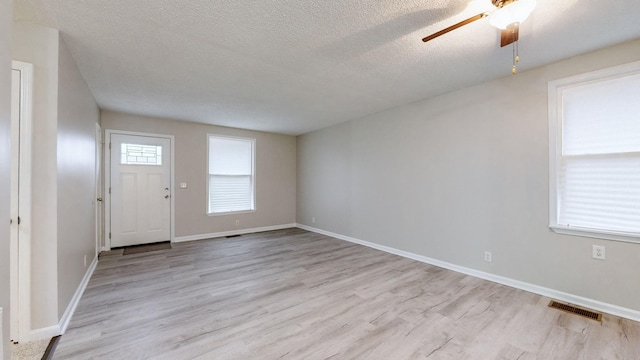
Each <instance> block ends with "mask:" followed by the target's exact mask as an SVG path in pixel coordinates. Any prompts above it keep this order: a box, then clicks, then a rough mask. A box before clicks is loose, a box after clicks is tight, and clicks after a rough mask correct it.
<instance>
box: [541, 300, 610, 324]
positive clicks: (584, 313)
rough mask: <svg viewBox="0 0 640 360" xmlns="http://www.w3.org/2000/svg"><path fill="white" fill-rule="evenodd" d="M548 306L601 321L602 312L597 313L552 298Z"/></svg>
mask: <svg viewBox="0 0 640 360" xmlns="http://www.w3.org/2000/svg"><path fill="white" fill-rule="evenodd" d="M549 307H551V308H554V309H558V310H562V311H566V312H570V313H572V314H576V315H580V316H584V317H586V318H589V319H592V320H596V321H600V322H602V313H598V312H595V311H592V310H588V309H584V308H581V307H577V306H574V305H569V304H563V303H559V302H557V301H554V300H551V302H550V303H549Z"/></svg>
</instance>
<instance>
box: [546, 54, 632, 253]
mask: <svg viewBox="0 0 640 360" xmlns="http://www.w3.org/2000/svg"><path fill="white" fill-rule="evenodd" d="M638 65H640V63H639V64H638ZM638 65H628V66H624V67H623V66H621V67H618V68H611V69H605V70H602V71H598V72H594V73H592V74H586V75H582V76H580V77H579V78H576V81H574V80H573V79H571V78H569V79H567V80H566V81H565V80H560V81H559V82H556V83H560V84H562V85H560V86H559V87H557V88H555V89H557V91H558V92H557V93H556V94H550V95H551V96H550V105H552V106H559V108H555V109H554V108H552V109H551V110H552V114H554V113H555V114H558V115H557V116H558V118H557V119H556V118H555V117H554V115H552V116H550V127H551V129H558V130H559V132H558V133H556V134H555V136H557V139H558V140H559V142H556V141H555V140H554V141H553V142H552V144H551V146H552V151H551V153H552V154H555V157H554V158H553V159H551V162H550V163H551V164H553V166H554V168H553V169H552V172H553V173H555V178H554V179H553V181H554V182H555V189H554V190H555V196H553V198H550V202H551V204H552V206H553V208H552V209H551V214H552V218H551V219H550V224H551V226H552V228H554V227H555V228H557V229H558V230H560V232H563V231H565V230H567V229H568V230H569V232H568V233H570V234H577V235H586V236H597V237H603V238H609V239H615V240H623V241H634V242H636V241H638V238H640V101H638V99H639V98H640V72H639V71H638V70H639V69H638V67H637V66H638ZM618 71H619V72H618ZM553 85H554V84H551V86H550V88H551V87H552V86H553ZM554 99H558V100H557V103H556V101H554ZM556 104H557V105H556ZM556 121H557V122H556ZM558 125H559V126H558ZM556 145H558V146H559V148H555V146H556ZM574 231H575V232H574Z"/></svg>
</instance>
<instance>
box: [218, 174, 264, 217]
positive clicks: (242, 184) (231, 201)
mask: <svg viewBox="0 0 640 360" xmlns="http://www.w3.org/2000/svg"><path fill="white" fill-rule="evenodd" d="M209 189H210V191H209V212H212V213H223V212H232V211H246V210H252V209H253V196H252V195H253V185H252V184H251V176H249V175H209Z"/></svg>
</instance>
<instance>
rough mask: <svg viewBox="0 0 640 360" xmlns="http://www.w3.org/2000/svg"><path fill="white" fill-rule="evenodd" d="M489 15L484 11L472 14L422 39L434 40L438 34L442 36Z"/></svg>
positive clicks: (424, 40)
mask: <svg viewBox="0 0 640 360" xmlns="http://www.w3.org/2000/svg"><path fill="white" fill-rule="evenodd" d="M488 15H489V13H486V12H484V13H482V14H478V15H476V16H472V17H470V18H468V19H466V20H462V21H460V22H459V23H457V24H455V25H451V26H449V27H448V28H446V29H443V30H440V31H438V32H437V33H434V34H431V35H429V36H427V37H425V38H423V39H422V41H423V42H427V41H429V40H433V39H435V38H437V37H438V36H440V35H444V34H446V33H448V32H449V31H452V30H455V29H457V28H459V27H462V26H465V25H467V24H471V23H472V22H474V21H476V20H480V19H482V18H484V17H487V16H488Z"/></svg>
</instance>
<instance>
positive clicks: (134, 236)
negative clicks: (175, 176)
mask: <svg viewBox="0 0 640 360" xmlns="http://www.w3.org/2000/svg"><path fill="white" fill-rule="evenodd" d="M110 137H111V138H110V143H111V145H110V147H111V149H110V158H111V165H110V167H111V169H110V170H111V171H110V173H111V175H110V176H111V181H110V184H111V206H110V209H111V214H110V215H111V216H110V219H111V231H110V232H111V247H112V248H113V247H121V246H129V245H137V244H148V243H154V242H161V241H169V240H170V239H171V189H172V187H171V156H170V155H171V140H170V139H168V138H162V137H154V136H139V135H125V134H111V136H110Z"/></svg>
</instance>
